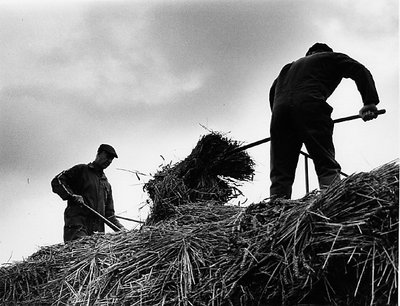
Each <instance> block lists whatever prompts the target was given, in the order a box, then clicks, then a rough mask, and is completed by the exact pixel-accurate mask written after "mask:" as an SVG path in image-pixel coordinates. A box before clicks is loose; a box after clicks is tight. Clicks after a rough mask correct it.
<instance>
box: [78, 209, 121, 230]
mask: <svg viewBox="0 0 400 306" xmlns="http://www.w3.org/2000/svg"><path fill="white" fill-rule="evenodd" d="M82 205H83V206H84V207H86V208H87V209H88V210H90V211H91V212H92V213H93V214H95V215H96V216H97V217H99V218H100V219H101V220H103V221H104V223H105V224H107V225H108V226H109V227H110V228H111V229H112V230H114V232H119V231H121V229H120V228H119V227H118V226H116V225H115V224H114V223H112V222H111V221H110V220H108V219H107V218H105V217H104V216H102V215H101V214H99V213H98V212H97V211H95V210H94V209H93V208H91V207H90V206H89V205H87V204H86V203H84V204H82Z"/></svg>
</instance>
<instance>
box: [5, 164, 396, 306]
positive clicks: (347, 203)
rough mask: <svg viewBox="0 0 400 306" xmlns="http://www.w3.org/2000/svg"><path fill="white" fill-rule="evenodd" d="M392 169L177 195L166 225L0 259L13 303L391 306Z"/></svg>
mask: <svg viewBox="0 0 400 306" xmlns="http://www.w3.org/2000/svg"><path fill="white" fill-rule="evenodd" d="M398 186H399V166H398V164H397V163H389V164H387V165H384V166H382V167H380V168H378V169H375V170H373V171H371V172H367V173H358V174H354V175H351V176H349V177H347V178H346V179H344V180H342V181H340V182H337V183H336V184H335V185H333V186H331V187H330V188H329V189H328V190H326V191H324V192H322V193H318V192H314V193H312V194H309V195H308V196H306V197H304V198H302V199H300V200H282V199H277V200H273V201H268V200H266V201H263V202H261V203H257V204H252V205H250V206H249V207H247V208H246V209H244V208H240V207H235V206H227V205H216V202H217V203H219V201H218V200H215V199H212V200H209V201H208V202H207V201H198V202H194V201H189V202H185V201H183V202H181V203H180V204H179V205H175V206H174V210H173V212H172V213H171V214H169V215H168V218H166V220H165V221H164V222H158V223H157V224H154V225H149V224H147V225H145V226H143V227H142V228H141V230H140V231H129V232H123V233H115V234H106V235H95V236H92V237H87V238H83V239H81V240H78V241H75V242H72V243H69V244H66V245H63V244H60V245H54V246H49V247H45V248H42V249H41V250H39V251H38V252H36V253H35V254H33V255H32V256H30V257H29V258H27V259H26V260H24V261H23V262H19V263H15V264H10V265H6V266H3V267H2V268H0V302H1V303H3V304H7V303H16V304H19V305H23V304H26V305H32V304H39V305H296V304H299V303H304V304H305V303H309V304H319V305H321V304H329V305H396V304H397V299H396V297H397V283H398V279H397V275H398V264H397V263H398V248H397V237H398V200H399V199H398V194H399V190H398Z"/></svg>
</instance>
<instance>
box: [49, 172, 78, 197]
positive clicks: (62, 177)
mask: <svg viewBox="0 0 400 306" xmlns="http://www.w3.org/2000/svg"><path fill="white" fill-rule="evenodd" d="M79 169H80V167H79V165H78V166H74V167H72V168H70V169H68V170H65V171H62V172H61V173H59V174H58V175H56V176H55V177H54V178H53V180H52V181H51V187H52V190H53V192H54V193H56V194H58V195H59V196H60V197H61V199H63V200H64V201H66V200H70V199H71V200H73V201H74V202H77V203H83V202H84V200H83V197H82V196H81V195H77V194H75V192H74V191H73V188H72V187H71V185H70V182H71V181H73V180H74V179H75V180H76V177H77V175H78V174H79V173H78V172H79Z"/></svg>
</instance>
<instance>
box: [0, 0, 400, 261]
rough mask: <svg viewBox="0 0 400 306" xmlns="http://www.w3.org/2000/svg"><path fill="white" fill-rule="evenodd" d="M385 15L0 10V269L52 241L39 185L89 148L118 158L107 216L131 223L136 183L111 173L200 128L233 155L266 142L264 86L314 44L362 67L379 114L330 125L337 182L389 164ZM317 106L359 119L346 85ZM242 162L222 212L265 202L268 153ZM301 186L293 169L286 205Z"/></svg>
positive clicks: (51, 197)
mask: <svg viewBox="0 0 400 306" xmlns="http://www.w3.org/2000/svg"><path fill="white" fill-rule="evenodd" d="M398 15H399V7H398V1H397V0H384V1H372V2H371V1H370V2H368V5H366V4H365V1H363V0H326V1H320V0H307V1H301V0H279V1H277V0H276V1H274V0H264V1H244V0H243V1H241V0H237V1H233V0H232V1H205V0H199V1H157V2H156V1H111V0H110V1H51V2H40V1H24V2H21V1H0V63H1V65H0V67H1V68H0V127H1V130H0V141H1V144H0V148H1V149H0V150H1V151H0V152H1V159H0V163H1V167H0V169H1V170H0V171H1V172H0V181H1V183H0V217H1V222H0V263H5V262H13V261H18V260H22V259H23V258H26V257H27V256H29V255H31V254H32V253H33V252H35V251H36V250H38V248H39V247H40V246H45V245H52V244H56V243H60V242H62V227H63V210H64V208H65V204H66V203H65V202H63V201H62V200H61V199H60V198H59V197H58V196H57V195H56V194H54V193H52V191H51V187H50V181H51V179H52V178H53V177H54V176H55V175H56V174H58V173H59V172H61V171H62V170H64V169H68V168H70V167H71V166H73V165H75V164H78V163H87V162H90V161H92V160H93V159H94V157H95V153H96V150H97V147H98V146H99V144H101V143H109V144H112V145H113V146H114V147H115V148H116V150H117V152H118V154H119V156H120V158H118V159H116V160H115V161H114V162H113V164H112V165H111V166H110V167H109V168H108V169H107V170H106V175H107V176H108V178H109V181H110V183H111V184H112V186H113V193H114V200H115V206H116V212H117V214H118V215H120V216H125V217H131V218H136V219H139V218H140V219H145V218H146V215H147V212H148V207H147V206H144V207H143V205H144V203H145V201H146V199H147V196H146V194H145V193H144V192H143V191H142V183H143V182H145V181H146V180H148V179H149V178H150V177H149V176H145V177H142V178H141V180H140V181H139V180H138V179H137V178H136V176H135V175H133V174H132V173H130V172H128V171H123V170H121V169H125V170H130V171H136V170H137V171H140V172H143V173H145V174H149V175H151V174H152V173H155V172H156V171H157V170H158V169H159V166H160V165H162V164H163V163H168V162H178V161H180V160H182V159H183V158H185V157H186V156H187V155H188V154H189V153H190V151H191V149H192V148H193V147H194V146H195V145H196V143H197V141H198V140H199V138H200V136H201V135H204V134H206V133H208V131H207V129H209V130H214V131H219V132H223V133H228V134H227V135H228V136H229V137H230V138H233V139H235V140H239V141H243V142H244V143H250V142H253V141H256V140H259V139H262V138H265V137H268V136H269V122H270V115H271V113H270V109H269V106H268V91H269V88H270V85H271V83H272V82H273V80H274V79H275V77H276V76H277V74H278V73H279V71H280V69H281V68H282V66H283V65H285V64H286V63H288V62H291V61H293V60H296V59H297V58H299V57H301V56H303V55H304V54H305V52H306V51H307V49H308V48H309V47H310V46H311V45H312V44H313V43H315V42H325V43H328V44H329V45H330V46H331V47H332V48H333V49H334V50H335V51H339V52H343V53H346V54H348V55H350V56H352V57H353V58H355V59H357V60H358V61H360V62H361V63H363V64H364V65H365V66H366V67H367V68H368V69H369V70H370V71H371V73H372V74H373V76H374V78H375V82H376V86H377V88H378V92H379V95H380V99H381V104H380V105H379V107H380V108H384V109H386V110H387V113H386V114H385V115H383V116H381V117H379V118H378V119H377V120H374V121H372V122H367V123H364V122H363V121H361V120H355V121H352V122H345V123H340V124H338V125H336V127H335V135H334V137H335V138H334V140H335V144H336V150H337V159H338V161H339V162H340V163H341V165H342V168H343V171H344V172H345V173H348V174H350V173H354V172H361V171H370V170H371V169H373V168H375V167H377V166H380V165H382V164H384V163H386V162H389V161H392V160H394V159H396V158H397V157H398V155H399V154H398V153H399V151H398V149H399V126H398V118H399V117H398V116H399V109H398V105H399V90H398V86H399V78H398V60H399V58H398V54H399V50H398V48H399V28H398ZM328 102H329V103H330V104H331V105H332V106H333V107H334V113H333V118H340V117H343V116H349V115H353V114H357V113H358V110H359V109H360V108H361V107H362V103H361V98H360V95H359V93H358V92H357V89H356V86H355V84H354V83H353V82H352V81H351V80H343V81H342V83H341V84H340V86H339V88H338V89H337V91H336V92H335V93H334V94H333V96H332V97H331V98H330V99H329V101H328ZM205 127H206V128H207V129H205ZM249 154H250V155H251V156H252V157H253V159H254V160H255V162H256V176H255V178H254V181H253V182H251V183H248V184H245V185H244V186H243V188H242V191H243V192H244V194H245V197H243V198H240V199H238V200H237V201H236V203H235V204H237V203H238V202H243V201H245V200H246V199H247V203H254V202H259V201H261V200H262V199H264V198H266V197H268V196H269V178H268V176H269V145H268V144H264V145H261V146H259V147H256V148H252V149H250V150H249ZM164 160H165V161H164ZM303 181H304V163H303V160H300V162H299V166H298V176H297V179H296V182H295V191H294V197H302V196H303V195H304V193H305V189H304V182H303ZM311 187H312V188H313V189H314V188H317V184H316V180H315V173H314V172H311ZM123 223H124V225H125V226H126V227H127V228H128V229H131V228H134V227H135V224H134V223H131V222H128V221H127V222H123Z"/></svg>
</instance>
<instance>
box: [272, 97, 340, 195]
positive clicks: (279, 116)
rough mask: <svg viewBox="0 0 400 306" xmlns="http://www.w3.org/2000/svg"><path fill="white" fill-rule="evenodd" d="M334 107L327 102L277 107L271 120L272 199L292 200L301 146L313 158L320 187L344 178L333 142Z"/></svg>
mask: <svg viewBox="0 0 400 306" xmlns="http://www.w3.org/2000/svg"><path fill="white" fill-rule="evenodd" d="M331 112H332V108H331V107H330V106H329V105H328V104H327V103H325V102H320V101H318V102H309V103H298V104H294V103H292V104H284V105H279V106H275V107H274V109H273V113H272V119H271V129H270V132H271V172H270V179H271V187H270V196H271V197H273V196H276V197H284V198H289V199H290V197H291V195H292V185H293V182H294V178H295V173H296V167H297V162H298V159H299V155H300V150H301V147H302V145H303V143H304V145H305V146H306V148H307V151H308V153H309V154H310V156H311V158H312V159H313V162H314V166H315V171H316V173H317V176H318V181H319V185H320V188H322V189H323V188H326V187H327V186H329V185H330V184H331V183H332V182H333V181H334V180H336V179H338V178H339V177H340V165H339V164H338V162H337V161H336V160H335V148H334V145H333V141H332V134H333V121H332V119H331V117H330V114H331Z"/></svg>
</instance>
